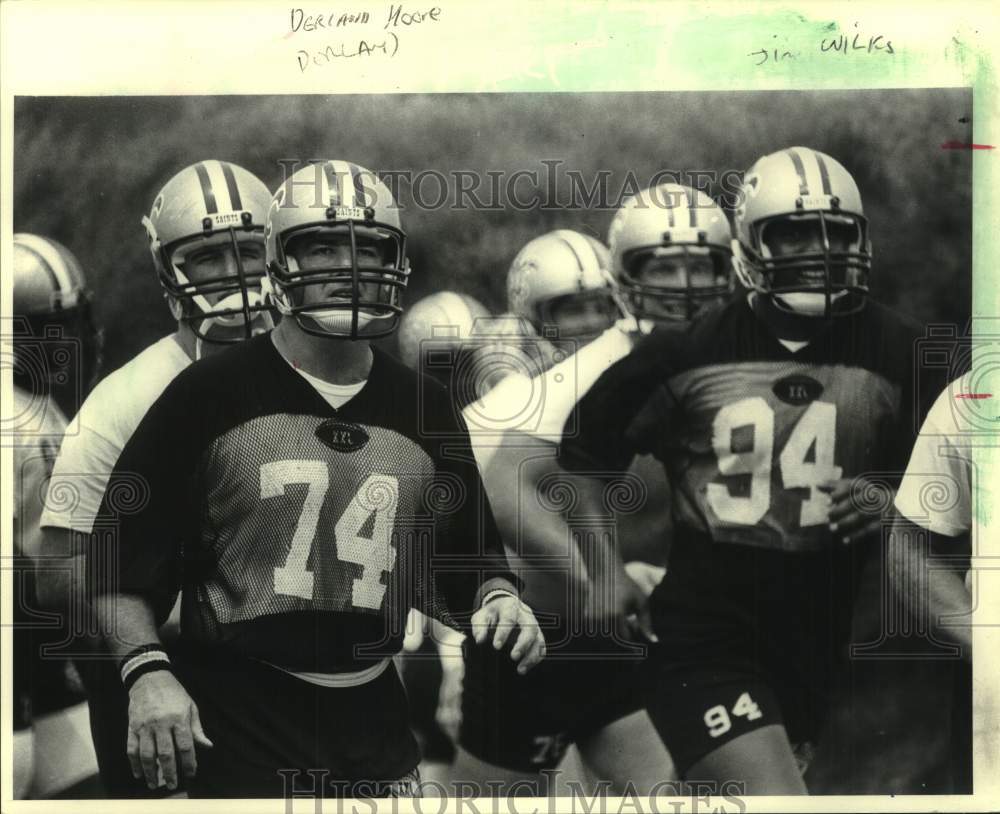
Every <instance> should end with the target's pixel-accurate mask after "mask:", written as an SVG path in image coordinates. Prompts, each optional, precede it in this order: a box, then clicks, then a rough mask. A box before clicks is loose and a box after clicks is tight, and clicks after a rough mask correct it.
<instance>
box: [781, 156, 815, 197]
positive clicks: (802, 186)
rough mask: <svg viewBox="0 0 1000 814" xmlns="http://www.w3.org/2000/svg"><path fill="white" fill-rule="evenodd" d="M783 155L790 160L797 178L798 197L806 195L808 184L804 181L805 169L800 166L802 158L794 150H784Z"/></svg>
mask: <svg viewBox="0 0 1000 814" xmlns="http://www.w3.org/2000/svg"><path fill="white" fill-rule="evenodd" d="M785 154H786V155H787V156H788V157H789V158H790V159H791V160H792V166H794V167H795V173H796V175H798V176H799V195H808V194H809V182H808V181H807V180H806V168H805V166H804V165H803V164H802V158H801V157H800V156H799V154H798V153H797V152H795V150H785Z"/></svg>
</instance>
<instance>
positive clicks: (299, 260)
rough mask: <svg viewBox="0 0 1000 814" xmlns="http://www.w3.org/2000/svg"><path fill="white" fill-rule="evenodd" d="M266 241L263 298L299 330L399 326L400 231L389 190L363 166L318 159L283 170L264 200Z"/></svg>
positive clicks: (403, 269)
mask: <svg viewBox="0 0 1000 814" xmlns="http://www.w3.org/2000/svg"><path fill="white" fill-rule="evenodd" d="M366 178H367V179H373V180H374V184H373V185H372V186H368V187H366V186H365V184H364V180H365V179H366ZM369 204H370V205H369ZM266 247H267V265H266V273H267V278H268V283H267V284H268V287H269V289H270V296H271V298H272V299H273V301H274V303H275V305H276V306H277V308H278V310H279V311H280V312H281V313H282V314H283V315H284V316H285V317H287V318H290V319H293V320H294V321H295V323H296V324H297V325H298V327H299V328H300V329H301V330H302V331H304V332H305V333H308V334H311V335H313V336H320V337H325V338H334V339H351V340H357V339H377V338H379V337H383V336H388V335H389V334H391V333H393V332H394V331H395V330H396V328H397V327H398V326H399V321H400V317H401V315H402V313H403V290H404V289H405V288H406V285H407V282H408V280H409V275H410V265H409V260H408V259H407V256H406V233H405V232H404V231H403V228H402V224H401V223H400V220H399V213H398V210H397V207H396V204H395V201H394V200H393V198H392V194H391V193H390V192H389V189H388V188H387V187H386V186H385V185H384V184H383V183H382V182H381V181H378V180H377V178H376V176H375V175H374V174H373V173H371V172H370V171H369V170H365V169H364V168H362V167H359V166H357V165H355V164H351V163H349V162H346V161H326V162H324V163H322V164H312V165H309V166H307V167H305V168H303V169H301V170H299V171H298V172H296V173H295V174H293V175H292V176H290V177H289V178H288V179H287V180H286V181H285V183H284V184H283V185H282V186H281V188H280V189H279V190H278V192H277V194H276V195H275V196H274V198H273V200H272V201H271V206H270V209H269V211H268V216H267V228H266Z"/></svg>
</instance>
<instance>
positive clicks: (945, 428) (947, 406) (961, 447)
mask: <svg viewBox="0 0 1000 814" xmlns="http://www.w3.org/2000/svg"><path fill="white" fill-rule="evenodd" d="M955 392H957V391H955ZM952 398H953V388H952V387H950V386H949V387H947V388H945V390H944V392H943V393H941V395H940V396H938V399H937V401H935V402H934V406H933V407H932V408H931V410H930V412H929V413H928V414H927V418H926V419H925V420H924V425H923V427H921V428H920V434H919V436H918V437H917V440H916V443H915V444H914V445H913V452H912V453H911V454H910V462H909V464H908V465H907V467H906V474H905V475H904V476H903V481H902V483H901V484H900V487H899V492H898V493H897V494H896V509H897V510H898V511H899V513H900V514H901V515H903V516H904V517H905V518H906V519H907V520H909V521H910V522H912V523H914V524H916V525H918V526H921V527H922V528H926V529H928V530H930V531H932V532H934V533H935V534H943V535H945V536H948V537H956V536H958V535H959V534H963V533H965V532H967V531H969V529H970V528H971V525H972V484H971V466H970V454H971V449H970V447H969V446H968V441H965V442H964V443H963V438H962V433H961V428H960V427H958V426H957V424H956V422H957V420H958V418H957V416H958V413H957V412H956V411H955V410H953V409H952V407H953V405H952V404H951V399H952Z"/></svg>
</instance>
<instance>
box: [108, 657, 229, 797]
mask: <svg viewBox="0 0 1000 814" xmlns="http://www.w3.org/2000/svg"><path fill="white" fill-rule="evenodd" d="M195 744H197V745H198V746H202V747H205V748H211V747H212V742H211V741H210V740H209V739H208V737H207V736H206V735H205V731H204V730H203V729H202V728H201V718H200V717H199V715H198V707H197V705H196V704H195V702H194V701H193V700H191V696H190V695H188V694H187V690H185V689H184V687H182V686H181V683H180V682H179V681H178V680H177V679H176V678H175V677H174V675H173V673H171V672H170V671H169V670H157V671H156V672H152V673H146V675H144V676H141V677H140V678H139V680H138V681H136V682H135V684H133V685H132V689H131V690H130V691H129V704H128V743H127V746H126V752H127V753H128V762H129V764H130V765H131V767H132V776H133V777H135V779H136V780H139V779H141V778H142V777H145V778H146V785H147V786H149V788H151V789H155V788H156V787H157V786H158V785H159V782H158V773H157V766H159V768H160V769H161V770H162V771H163V779H164V781H165V782H166V784H167V788H169V789H171V790H173V789H176V788H177V764H178V762H179V763H180V768H181V771H182V772H183V773H184V776H185V777H194V775H195V773H196V772H197V771H198V761H197V758H196V757H195V749H194V747H195Z"/></svg>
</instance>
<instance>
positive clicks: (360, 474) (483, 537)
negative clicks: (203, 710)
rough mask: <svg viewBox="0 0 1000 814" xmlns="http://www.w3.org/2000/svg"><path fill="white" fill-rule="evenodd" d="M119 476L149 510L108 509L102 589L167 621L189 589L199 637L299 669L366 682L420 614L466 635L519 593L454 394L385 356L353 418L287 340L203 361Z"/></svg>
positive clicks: (192, 629) (353, 403)
mask: <svg viewBox="0 0 1000 814" xmlns="http://www.w3.org/2000/svg"><path fill="white" fill-rule="evenodd" d="M116 479H120V480H121V481H122V482H127V483H130V484H132V485H133V489H134V490H135V499H134V501H133V505H128V506H125V507H123V506H122V505H121V501H115V506H113V507H112V506H110V505H109V503H108V501H107V500H106V501H105V504H104V505H103V506H102V509H101V514H102V517H103V518H104V520H105V521H106V522H107V521H110V522H109V523H108V525H111V526H113V527H115V528H116V533H115V535H114V536H115V538H116V552H115V558H116V559H117V563H118V567H117V574H115V573H114V569H113V568H112V569H104V570H105V571H106V572H107V573H105V574H103V575H98V576H96V577H94V579H95V580H96V581H97V583H98V584H100V585H101V586H102V587H101V590H103V591H113V590H117V591H119V592H121V593H127V594H138V595H141V596H145V597H147V598H149V599H150V600H152V601H153V603H154V607H155V608H156V609H157V612H158V614H163V613H165V612H166V611H168V610H169V607H170V604H171V600H172V598H173V597H174V596H175V595H176V592H177V591H178V590H179V589H180V588H181V587H183V588H184V594H183V602H182V636H183V637H185V638H186V639H187V640H189V641H191V642H194V643H204V644H211V645H221V646H224V647H229V648H231V649H232V650H233V651H234V652H236V653H239V654H241V655H246V656H250V657H255V658H260V659H262V660H265V661H268V662H271V663H273V664H276V665H278V666H282V667H285V668H288V669H294V670H311V671H321V672H339V671H345V670H355V669H362V668H363V667H364V666H366V663H365V662H366V660H368V659H370V658H373V657H376V656H379V657H382V656H385V655H387V654H391V653H395V652H397V651H398V649H399V646H400V643H401V641H402V635H403V628H404V623H405V617H406V614H407V612H408V609H409V608H410V607H411V606H412V607H417V608H418V609H421V610H423V611H424V612H426V613H428V614H430V615H434V616H436V617H437V618H439V619H441V620H442V621H444V622H445V623H446V624H450V625H453V626H459V627H460V626H462V625H463V624H464V623H465V622H466V621H467V620H468V618H469V616H471V613H472V612H473V611H474V610H475V605H476V603H477V602H478V597H479V596H481V594H482V591H483V590H487V589H489V588H492V587H494V586H496V587H506V588H508V589H511V590H513V589H514V582H515V578H514V577H513V575H511V574H510V573H509V572H508V570H507V563H506V560H505V558H504V554H503V549H502V546H501V544H500V543H499V540H498V536H497V532H496V528H495V525H494V521H493V516H492V514H491V511H490V508H489V505H488V503H487V501H486V499H485V497H484V494H483V490H482V486H481V483H480V481H479V476H478V472H477V469H476V466H475V463H474V459H473V457H472V454H471V451H470V449H469V442H468V435H467V432H466V430H465V428H464V425H463V424H462V423H461V419H460V418H459V417H457V416H456V415H455V413H454V411H453V410H452V408H451V405H450V401H449V399H448V398H447V394H446V391H445V390H444V389H443V388H441V387H440V386H439V385H436V384H435V383H433V382H431V381H429V380H426V379H425V380H423V381H419V382H418V376H417V374H416V373H414V372H412V371H410V370H409V369H407V368H405V367H404V366H403V365H401V364H400V363H398V362H397V361H396V360H394V359H392V358H391V357H389V356H387V355H385V354H383V353H380V352H378V351H375V358H374V364H373V366H372V370H371V373H370V376H369V379H368V381H367V383H366V384H365V386H364V388H363V389H362V390H361V391H360V392H359V393H358V394H357V395H356V396H354V398H352V399H351V400H350V401H349V402H347V403H346V404H345V405H343V406H342V407H341V408H340V409H334V408H333V407H331V406H330V405H329V404H328V403H327V402H326V401H325V400H324V399H323V398H322V397H321V396H320V395H319V394H318V393H317V392H316V391H315V390H314V389H313V388H312V386H311V385H309V384H308V383H307V382H306V381H305V379H304V378H303V377H301V376H300V375H298V374H297V373H296V372H295V371H294V370H292V368H291V367H290V366H289V365H288V363H286V361H285V360H284V359H283V358H282V357H281V356H280V354H279V353H278V351H277V349H276V348H275V347H274V344H273V342H272V340H271V338H270V336H262V337H258V338H256V339H253V340H250V341H248V342H245V343H242V344H241V345H239V346H237V347H234V348H232V349H229V350H226V351H224V352H222V353H219V354H215V355H213V356H211V357H209V358H208V359H205V360H203V361H201V362H199V363H197V364H195V365H192V366H191V367H190V368H189V369H188V370H186V371H184V372H183V373H181V374H180V375H179V376H178V377H177V378H176V379H175V380H174V381H173V382H172V383H171V384H170V385H169V386H168V387H167V389H166V390H165V391H164V392H163V394H162V395H161V397H160V398H159V399H158V401H157V402H156V403H155V404H154V405H153V406H152V408H151V409H150V410H149V412H148V413H147V415H146V416H145V418H144V419H143V421H142V423H141V424H140V425H139V427H138V428H137V429H136V431H135V434H134V435H133V437H132V439H131V440H130V441H129V443H128V444H127V445H126V447H125V449H124V450H123V452H122V455H121V458H120V459H119V461H118V464H117V466H116V469H115V473H114V474H113V475H112V480H111V483H110V485H109V489H108V493H109V494H115V492H116V489H115V480H116ZM136 484H140V485H136ZM118 491H120V490H118ZM92 559H93V560H95V561H96V560H97V559H98V558H96V557H93V558H92ZM367 663H368V664H370V663H371V662H370V661H367Z"/></svg>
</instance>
